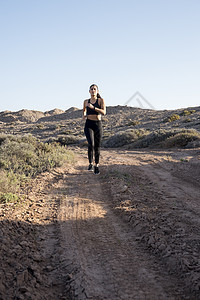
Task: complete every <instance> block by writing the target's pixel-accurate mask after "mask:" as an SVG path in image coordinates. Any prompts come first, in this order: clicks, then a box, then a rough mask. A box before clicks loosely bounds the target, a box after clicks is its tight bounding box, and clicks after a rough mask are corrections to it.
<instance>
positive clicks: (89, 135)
mask: <svg viewBox="0 0 200 300" xmlns="http://www.w3.org/2000/svg"><path fill="white" fill-rule="evenodd" d="M84 132H85V136H86V138H87V141H88V160H89V163H90V164H92V162H93V149H94V132H93V130H92V129H91V128H90V127H89V125H88V123H87V121H86V123H85V128H84Z"/></svg>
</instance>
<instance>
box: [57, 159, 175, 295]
mask: <svg viewBox="0 0 200 300" xmlns="http://www.w3.org/2000/svg"><path fill="white" fill-rule="evenodd" d="M86 165H87V160H86V159H82V158H79V159H78V162H77V164H76V167H75V168H74V169H71V170H70V172H69V174H67V175H66V176H65V177H64V179H63V182H62V184H60V185H59V187H58V188H57V191H56V192H57V193H59V194H60V199H61V200H60V208H59V213H58V221H59V224H60V236H59V238H60V245H61V248H62V250H61V251H60V252H61V254H60V255H61V257H60V261H62V268H63V269H66V270H67V271H68V273H69V278H68V284H66V290H70V295H71V298H72V299H95V300H96V299H142V300H143V299H149V300H150V299H159V300H160V299H178V297H179V291H178V287H176V284H175V283H173V282H172V280H171V279H170V278H169V276H168V275H167V273H166V274H165V272H163V270H161V269H160V267H159V265H158V264H156V262H155V260H154V258H153V257H151V256H150V255H149V254H147V253H145V252H144V251H143V250H142V249H141V247H140V246H139V245H138V244H137V241H136V237H135V236H134V232H133V231H132V230H130V229H129V228H128V227H127V225H126V224H124V223H123V222H122V221H121V220H120V218H119V217H118V216H116V215H115V214H114V212H113V211H112V208H111V206H110V202H112V199H111V198H110V196H109V194H108V193H107V192H106V189H104V186H102V182H101V177H100V176H103V174H101V175H100V176H95V175H94V174H93V173H89V172H88V171H86V170H85V169H86ZM161 274H162V275H161Z"/></svg>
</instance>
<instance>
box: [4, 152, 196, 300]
mask: <svg viewBox="0 0 200 300" xmlns="http://www.w3.org/2000/svg"><path fill="white" fill-rule="evenodd" d="M73 151H74V152H75V155H76V163H75V164H74V166H71V167H69V166H66V167H63V168H59V169H57V170H56V171H54V172H52V173H47V174H46V175H43V176H41V177H40V178H39V179H38V181H37V182H36V183H35V186H34V187H35V191H34V187H33V191H32V192H31V193H32V194H31V193H30V192H29V197H30V199H31V197H32V198H33V199H32V200H31V201H32V202H31V204H30V203H27V204H26V206H25V207H23V208H21V214H20V213H19V209H18V210H17V212H15V211H14V212H12V213H10V218H9V220H11V219H12V220H15V224H13V223H12V224H11V225H10V223H9V226H11V227H12V226H14V227H16V224H18V223H19V219H20V218H21V219H20V222H22V221H23V226H24V228H25V229H24V230H26V231H27V227H28V229H29V231H31V232H33V233H34V236H35V237H36V238H35V240H34V241H35V242H34V247H35V248H36V249H35V248H33V251H34V253H33V251H32V252H31V253H32V254H31V253H30V251H29V254H28V255H27V256H24V262H25V263H24V264H22V263H21V264H19V263H18V265H15V266H14V268H15V272H13V271H11V270H13V265H12V264H10V261H8V259H7V260H4V261H3V268H4V269H6V270H5V271H4V273H3V274H2V276H3V278H4V279H5V280H0V295H1V297H0V299H48V300H49V299H95V300H98V299H114V300H115V299H116V300H117V299H123V300H125V299H136V300H137V299H138V300H140V299H142V300H143V299H147V300H148V299H149V300H151V299H159V300H160V299H199V297H200V294H199V289H200V254H199V253H200V243H199V222H200V219H199V215H200V208H199V205H198V202H199V187H200V181H199V178H200V177H199V170H200V168H199V155H200V150H198V149H197V150H180V151H176V152H175V151H174V152H173V151H125V150H109V151H107V150H103V149H102V152H101V174H100V175H99V176H95V175H94V174H93V173H92V172H88V171H87V164H88V163H87V157H86V151H85V149H79V148H74V149H73ZM36 187H37V188H36ZM31 195H32V196H31ZM36 205H37V207H38V205H39V208H40V209H39V212H38V210H36V213H37V214H39V215H33V216H32V219H30V216H31V214H32V211H33V209H34V211H35V207H36ZM16 214H18V217H17V215H16ZM22 215H23V218H22ZM17 218H18V219H17ZM17 220H18V221H17ZM3 222H5V220H4V221H2V224H3V227H2V228H3V229H2V230H4V232H5V233H6V230H7V227H6V226H7V225H8V224H7V223H8V220H7V221H6V222H7V223H5V224H4V223H3ZM9 222H10V221H9ZM17 222H18V223H17ZM27 224H29V225H27ZM30 224H31V225H30ZM4 225H5V226H4ZM19 226H20V225H19ZM29 227H31V230H30V228H29ZM11 229H12V228H11ZM32 235H33V234H32ZM32 235H30V238H31V239H33V236H32ZM9 236H10V235H9ZM10 239H11V237H10ZM27 239H28V236H27V235H26V240H27ZM28 246H29V249H30V248H31V247H33V244H31V241H30V244H29V245H28ZM28 246H27V247H28ZM26 250H27V249H26ZM5 251H6V250H5ZM16 251H18V250H16ZM36 251H37V252H36ZM16 253H17V252H16ZM4 255H5V253H4ZM24 255H25V254H24ZM34 255H36V257H35V256H34ZM37 255H38V256H39V257H38V256H37ZM16 257H17V255H15V262H16ZM22 257H23V254H22V253H20V259H21V258H22ZM8 274H10V275H8ZM9 280H10V281H12V282H14V284H13V285H11V283H9ZM16 291H17V292H16ZM8 295H9V297H8Z"/></svg>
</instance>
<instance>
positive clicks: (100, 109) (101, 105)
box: [87, 98, 106, 116]
mask: <svg viewBox="0 0 200 300" xmlns="http://www.w3.org/2000/svg"><path fill="white" fill-rule="evenodd" d="M87 106H89V107H90V108H91V109H94V110H95V111H96V112H98V113H100V114H102V115H103V116H105V114H106V106H105V101H104V99H102V98H101V103H100V107H101V108H97V107H95V106H94V105H92V104H91V103H89V104H88V105H87Z"/></svg>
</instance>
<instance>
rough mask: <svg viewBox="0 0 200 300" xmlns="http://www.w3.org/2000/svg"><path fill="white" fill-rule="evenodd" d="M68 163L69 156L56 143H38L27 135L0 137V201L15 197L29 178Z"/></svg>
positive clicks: (70, 155)
mask: <svg viewBox="0 0 200 300" xmlns="http://www.w3.org/2000/svg"><path fill="white" fill-rule="evenodd" d="M72 160H73V154H72V152H70V151H68V150H67V149H66V147H63V146H60V145H59V144H58V143H53V144H47V143H42V142H40V141H39V140H37V139H36V138H35V137H33V136H32V135H30V134H29V135H25V136H17V135H0V175H1V178H0V191H1V193H0V195H1V199H2V197H3V195H4V194H8V193H13V194H14V193H17V192H18V191H19V188H20V187H22V186H23V185H24V184H25V183H26V181H27V180H28V179H30V178H31V177H33V176H35V175H37V174H39V173H41V172H43V171H47V170H50V169H51V168H53V167H56V166H61V165H62V163H63V162H64V161H69V162H70V161H72ZM4 196H5V195H4ZM13 197H14V196H13ZM10 198H12V197H11V195H9V194H8V195H7V196H6V199H10Z"/></svg>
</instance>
